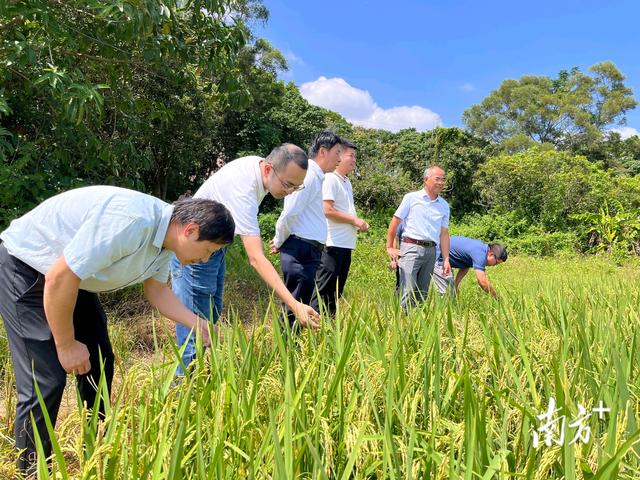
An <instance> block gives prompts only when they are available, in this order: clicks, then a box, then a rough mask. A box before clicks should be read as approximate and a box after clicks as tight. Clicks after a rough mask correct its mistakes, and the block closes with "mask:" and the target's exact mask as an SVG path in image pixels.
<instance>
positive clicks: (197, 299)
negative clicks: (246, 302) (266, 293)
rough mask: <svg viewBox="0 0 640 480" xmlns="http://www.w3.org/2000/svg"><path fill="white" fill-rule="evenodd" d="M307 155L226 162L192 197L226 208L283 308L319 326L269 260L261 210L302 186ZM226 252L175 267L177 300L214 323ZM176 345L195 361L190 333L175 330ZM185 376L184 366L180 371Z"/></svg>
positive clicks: (282, 152)
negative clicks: (271, 199)
mask: <svg viewBox="0 0 640 480" xmlns="http://www.w3.org/2000/svg"><path fill="white" fill-rule="evenodd" d="M308 163H309V162H308V159H307V155H306V153H305V152H304V150H302V149H301V148H300V147H297V146H295V145H293V144H284V145H281V146H279V147H276V148H275V149H274V150H273V151H272V152H271V153H270V154H269V155H268V156H267V158H264V159H263V158H260V157H257V156H249V157H242V158H238V159H237V160H233V161H232V162H229V163H227V164H226V165H225V166H224V167H222V168H221V169H220V170H218V171H217V172H215V173H214V174H213V175H212V176H211V177H209V179H208V180H207V181H205V182H204V183H203V184H202V186H201V187H200V188H199V189H198V191H197V192H196V193H195V195H194V198H208V199H212V200H216V201H218V202H220V203H222V204H223V205H225V206H226V207H227V208H228V209H229V210H230V211H231V215H232V216H233V219H234V220H235V225H236V228H235V234H236V235H239V236H240V239H241V240H242V243H243V245H244V248H245V250H246V252H247V256H248V257H249V263H250V264H251V266H252V267H253V268H254V269H255V270H256V271H257V272H258V274H259V275H260V277H262V279H263V280H264V282H265V283H266V284H267V285H268V286H269V287H270V288H271V289H272V290H273V291H274V292H275V294H276V295H277V296H278V297H279V298H280V299H281V300H282V301H283V302H284V304H285V305H286V306H287V307H288V308H289V309H290V311H292V312H294V315H295V316H296V317H297V318H298V319H299V321H300V324H301V325H303V326H305V327H311V328H317V327H318V324H317V323H316V318H317V316H318V314H317V312H316V311H315V310H314V309H313V308H311V307H310V306H308V305H305V304H303V303H301V302H299V301H298V299H296V298H294V297H293V296H292V295H291V293H290V292H289V290H288V289H287V287H286V286H285V284H284V283H283V282H282V279H281V278H280V275H278V272H277V271H276V269H275V268H274V266H273V265H272V264H271V262H270V261H269V260H268V259H267V258H266V257H265V254H264V250H263V245H262V238H261V237H260V226H259V224H258V208H259V206H260V203H261V202H262V200H263V199H264V197H265V196H266V194H267V193H271V195H273V197H274V198H283V197H285V196H286V195H289V194H291V193H293V192H296V191H298V190H300V189H301V188H303V181H304V178H305V174H306V172H307V167H308ZM224 256H225V250H224V249H222V250H220V251H219V252H216V254H215V255H212V256H211V258H210V259H209V261H208V262H206V263H197V264H194V265H188V266H185V267H183V266H182V265H180V263H179V262H178V261H177V259H174V260H173V261H172V263H171V276H172V288H173V291H174V292H175V293H176V295H177V296H178V298H180V300H182V302H183V303H184V304H185V305H186V306H187V307H188V308H190V309H191V310H193V311H194V312H195V313H197V314H199V315H202V316H204V317H205V318H207V319H209V320H211V321H212V322H214V323H215V322H216V321H217V320H218V317H219V316H220V314H221V313H222V293H223V289H224V272H225V260H224ZM176 336H177V340H178V343H179V344H180V345H181V346H182V345H184V344H185V343H187V345H186V346H185V350H184V352H183V356H182V360H183V363H184V366H185V367H186V366H188V365H189V363H191V361H192V360H193V358H194V357H195V342H194V339H193V335H190V330H189V329H186V328H182V327H181V326H180V325H178V326H176ZM177 373H178V374H182V373H183V370H182V368H179V369H178V372H177Z"/></svg>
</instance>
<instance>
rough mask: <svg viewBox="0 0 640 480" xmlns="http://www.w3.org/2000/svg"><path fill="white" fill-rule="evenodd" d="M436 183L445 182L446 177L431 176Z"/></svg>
mask: <svg viewBox="0 0 640 480" xmlns="http://www.w3.org/2000/svg"><path fill="white" fill-rule="evenodd" d="M433 180H434V181H435V182H436V183H447V177H433Z"/></svg>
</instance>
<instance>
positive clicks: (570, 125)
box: [462, 62, 637, 151]
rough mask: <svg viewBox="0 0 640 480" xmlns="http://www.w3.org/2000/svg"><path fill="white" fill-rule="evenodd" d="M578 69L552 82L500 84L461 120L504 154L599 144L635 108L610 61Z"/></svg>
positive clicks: (543, 79)
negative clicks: (586, 69)
mask: <svg viewBox="0 0 640 480" xmlns="http://www.w3.org/2000/svg"><path fill="white" fill-rule="evenodd" d="M589 71H590V75H588V74H584V73H582V72H580V70H579V69H578V68H573V69H571V70H570V71H564V70H563V71H561V72H560V73H559V74H558V76H557V78H550V77H545V76H533V75H526V76H523V77H522V78H520V79H519V80H505V81H504V82H502V84H501V85H500V87H499V88H498V89H497V90H494V91H493V92H491V94H490V95H489V96H487V97H486V98H485V99H484V100H483V101H482V102H481V103H480V104H478V105H474V106H472V107H471V108H469V109H468V110H465V112H464V113H463V115H462V118H463V121H464V123H465V125H466V127H467V128H468V129H469V131H470V132H471V133H473V134H475V135H478V136H480V137H482V138H484V139H486V140H490V141H493V142H495V143H499V144H502V145H503V146H504V147H505V149H506V150H507V151H514V150H519V149H523V148H527V147H530V146H532V145H534V144H536V143H550V144H552V145H554V146H556V147H559V148H569V147H571V146H572V145H575V144H577V143H579V142H582V143H584V142H587V143H592V142H595V141H599V140H600V139H601V138H602V134H603V132H604V131H605V128H606V127H607V126H609V125H612V124H621V123H624V121H625V114H626V112H628V111H629V110H631V109H633V108H635V106H636V104H637V102H636V101H635V99H634V98H633V92H632V91H631V89H630V88H629V87H627V86H626V85H625V84H624V80H625V77H624V75H622V73H620V71H619V70H618V69H617V68H616V66H615V65H614V64H613V63H612V62H602V63H598V64H596V65H593V66H592V67H591V68H590V69H589Z"/></svg>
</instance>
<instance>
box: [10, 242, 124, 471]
mask: <svg viewBox="0 0 640 480" xmlns="http://www.w3.org/2000/svg"><path fill="white" fill-rule="evenodd" d="M44 283H45V279H44V275H42V274H41V273H38V272H37V271H36V270H34V269H33V268H31V267H30V266H29V265H27V264H26V263H23V262H21V261H20V260H18V259H17V258H15V257H12V256H11V255H9V253H8V252H7V250H6V248H5V247H4V245H0V314H1V315H2V318H3V320H4V325H5V328H6V331H7V338H8V340H9V349H10V350H11V358H12V360H13V370H14V372H15V377H16V389H17V391H18V402H17V405H16V419H15V436H16V448H17V449H18V451H19V452H20V454H19V455H18V467H19V468H21V469H23V470H27V471H30V470H32V469H33V468H34V467H35V460H36V447H35V443H34V441H35V437H34V432H33V426H32V422H31V415H32V414H33V417H34V419H35V424H36V428H37V430H38V433H39V435H40V438H41V440H42V445H43V448H44V453H45V455H46V456H49V455H50V454H51V440H50V438H49V434H48V432H47V427H46V424H45V421H44V417H43V413H42V410H41V408H40V404H39V402H38V397H37V395H36V390H35V384H34V378H35V381H36V382H37V384H38V388H39V389H40V392H41V394H42V397H43V400H44V404H45V406H46V408H47V412H48V414H49V416H50V418H51V422H52V423H53V424H54V425H55V422H56V418H57V416H58V410H59V408H60V402H61V401H62V394H63V392H64V387H65V384H66V381H67V374H66V373H65V371H64V369H63V368H62V366H61V365H60V362H59V360H58V354H57V350H56V346H55V343H54V341H53V336H52V334H51V329H50V328H49V324H48V323H47V320H46V317H45V314H44V306H43V301H42V297H43V292H44ZM73 327H74V333H75V338H76V340H77V341H79V342H82V343H84V344H85V345H86V346H87V348H88V350H89V355H90V362H91V370H90V371H89V373H87V374H86V375H77V376H76V378H77V383H78V390H79V393H80V398H81V399H82V400H83V401H84V402H86V404H87V406H88V407H89V408H92V407H93V405H94V402H95V399H96V394H97V392H96V389H95V388H94V386H93V385H94V384H95V385H98V384H99V380H100V356H102V361H103V371H104V374H105V380H106V383H107V387H108V390H109V392H111V381H112V379H113V363H114V362H113V360H114V357H113V351H112V349H111V342H110V341H109V334H108V332H107V317H106V315H105V313H104V310H103V309H102V306H101V305H100V301H99V300H98V296H97V295H96V294H95V293H90V292H87V291H84V290H80V291H79V292H78V299H77V301H76V306H75V310H74V312H73ZM99 414H100V415H102V416H103V415H104V405H103V403H102V402H100V406H99Z"/></svg>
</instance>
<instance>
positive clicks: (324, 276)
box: [311, 247, 351, 317]
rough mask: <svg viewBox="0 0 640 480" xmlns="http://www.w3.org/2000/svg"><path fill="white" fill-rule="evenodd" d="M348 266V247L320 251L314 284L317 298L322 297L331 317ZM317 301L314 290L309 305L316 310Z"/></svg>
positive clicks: (347, 272)
mask: <svg viewBox="0 0 640 480" xmlns="http://www.w3.org/2000/svg"><path fill="white" fill-rule="evenodd" d="M350 267H351V249H350V248H342V247H326V248H325V249H324V252H322V260H321V262H320V267H319V268H318V272H317V273H316V284H317V285H318V293H319V294H320V297H319V298H320V299H322V303H323V304H324V307H325V309H326V311H327V312H328V313H329V314H330V315H331V316H332V317H334V316H335V314H336V303H337V301H338V298H340V297H341V296H342V292H343V291H344V285H345V283H347V276H348V275H349V268H350ZM319 303H320V302H319V299H318V294H317V293H316V291H315V290H314V292H313V298H312V299H311V306H312V307H313V308H314V309H316V310H318V309H319V308H320V305H319ZM318 311H319V310H318Z"/></svg>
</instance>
